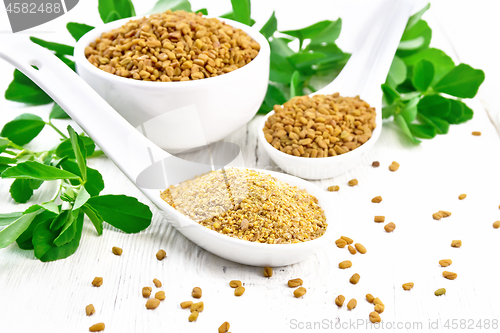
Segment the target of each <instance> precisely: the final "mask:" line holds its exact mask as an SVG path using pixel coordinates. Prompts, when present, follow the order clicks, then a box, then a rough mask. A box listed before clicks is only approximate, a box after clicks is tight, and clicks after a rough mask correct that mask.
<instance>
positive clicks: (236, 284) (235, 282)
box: [229, 280, 241, 288]
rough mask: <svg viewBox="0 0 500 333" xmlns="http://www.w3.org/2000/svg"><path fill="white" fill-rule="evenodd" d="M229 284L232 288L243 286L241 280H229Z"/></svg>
mask: <svg viewBox="0 0 500 333" xmlns="http://www.w3.org/2000/svg"><path fill="white" fill-rule="evenodd" d="M229 286H230V287H231V288H238V287H241V281H240V280H231V281H230V282H229Z"/></svg>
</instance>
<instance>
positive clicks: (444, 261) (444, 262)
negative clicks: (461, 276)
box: [439, 259, 451, 267]
mask: <svg viewBox="0 0 500 333" xmlns="http://www.w3.org/2000/svg"><path fill="white" fill-rule="evenodd" d="M439 264H440V265H441V267H448V266H450V265H451V259H442V260H439Z"/></svg>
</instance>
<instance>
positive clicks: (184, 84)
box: [73, 14, 271, 89]
mask: <svg viewBox="0 0 500 333" xmlns="http://www.w3.org/2000/svg"><path fill="white" fill-rule="evenodd" d="M149 15H151V14H148V15H138V16H134V17H128V18H124V19H120V20H116V21H113V22H109V23H105V24H102V25H99V26H97V27H95V28H94V29H92V30H90V31H89V32H87V33H86V34H85V35H83V36H82V37H81V38H80V39H79V40H78V41H77V42H76V46H75V49H74V53H73V55H74V59H75V63H76V69H77V72H80V70H79V67H82V68H84V69H85V70H87V71H89V72H91V73H92V74H94V75H96V76H98V77H99V78H101V79H103V80H108V81H112V82H114V83H116V84H128V85H130V86H132V87H137V88H139V89H144V88H153V87H156V88H158V87H161V88H166V87H168V88H174V87H175V88H181V89H183V88H193V87H196V86H198V85H204V84H207V82H205V81H208V84H210V83H220V80H224V78H226V79H232V78H234V76H235V75H236V74H233V73H239V74H246V73H247V74H252V73H255V70H254V67H256V66H258V65H259V64H260V63H261V62H265V61H266V60H269V58H270V54H271V50H270V46H269V42H268V40H267V39H266V38H265V37H264V36H263V35H262V34H261V33H260V32H259V31H258V30H257V29H255V28H253V27H250V26H248V25H245V24H243V23H240V22H236V21H233V20H229V19H225V18H220V17H212V16H205V15H204V17H206V18H217V19H219V20H220V21H222V22H225V23H227V24H228V25H231V26H233V27H234V28H237V29H241V30H243V31H244V32H245V33H246V34H248V35H249V36H250V37H252V38H253V39H254V40H255V41H256V42H257V43H259V45H260V50H259V53H258V54H257V56H256V57H255V58H254V59H253V60H252V61H251V62H249V63H248V64H246V65H245V66H243V67H241V68H238V69H237V70H234V71H232V72H229V73H226V74H224V75H219V76H216V77H210V78H206V79H201V80H189V81H175V82H156V81H155V82H153V81H143V80H134V79H130V78H125V77H121V76H118V75H115V74H111V73H108V72H106V71H103V70H101V69H99V68H97V67H95V66H94V65H92V64H91V63H90V62H89V61H88V60H87V58H86V57H85V54H84V51H85V48H86V47H87V46H88V45H89V44H90V43H91V42H93V41H95V39H96V38H98V37H100V36H101V34H102V33H104V32H108V31H111V30H113V29H116V28H119V27H121V26H122V25H124V24H125V23H127V22H129V21H131V20H137V19H141V18H143V17H146V16H149ZM231 74H232V75H231ZM227 77H229V78H227Z"/></svg>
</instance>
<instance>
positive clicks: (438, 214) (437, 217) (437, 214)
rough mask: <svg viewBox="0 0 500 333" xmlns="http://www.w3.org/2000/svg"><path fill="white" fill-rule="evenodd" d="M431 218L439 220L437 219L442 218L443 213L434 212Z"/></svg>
mask: <svg viewBox="0 0 500 333" xmlns="http://www.w3.org/2000/svg"><path fill="white" fill-rule="evenodd" d="M432 218H433V219H434V220H438V221H439V220H441V219H442V218H443V214H441V213H440V212H437V213H434V214H432Z"/></svg>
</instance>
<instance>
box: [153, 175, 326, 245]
mask: <svg viewBox="0 0 500 333" xmlns="http://www.w3.org/2000/svg"><path fill="white" fill-rule="evenodd" d="M227 168H236V169H248V170H255V171H257V172H263V173H266V174H268V175H271V176H273V177H276V175H278V176H277V177H276V178H277V179H278V180H281V181H283V182H285V183H287V184H289V183H288V182H287V181H286V180H282V179H281V178H280V177H283V178H296V179H298V181H299V182H306V183H307V184H308V186H311V187H315V188H317V191H318V193H320V195H319V196H318V195H317V194H313V193H310V192H309V191H308V193H309V194H311V195H313V196H314V197H316V198H317V199H318V200H321V201H323V202H322V205H320V207H321V209H323V211H324V212H325V216H326V217H327V223H328V225H327V227H326V230H325V233H324V234H323V235H322V236H321V237H319V238H316V239H313V240H309V241H306V242H301V243H293V244H268V243H257V242H251V241H246V240H242V239H238V238H233V237H230V236H227V235H223V234H221V233H219V232H216V231H214V230H210V229H208V228H206V227H204V226H202V225H201V224H199V223H198V222H196V221H193V220H192V219H190V218H189V217H187V216H185V215H184V214H182V213H181V212H179V211H178V210H177V209H175V208H174V207H172V206H170V205H169V204H168V203H167V202H166V201H164V200H163V199H162V198H161V197H160V195H159V194H158V192H157V191H154V190H147V191H152V192H150V194H152V193H153V191H154V193H155V194H156V195H152V196H151V195H148V197H150V199H153V200H152V201H153V203H154V204H155V205H156V206H157V207H158V209H159V210H160V211H162V212H165V213H170V214H173V215H174V216H175V217H176V218H177V219H182V220H184V221H186V222H187V224H186V225H185V226H183V227H187V226H190V227H195V228H198V229H200V228H201V229H203V230H204V231H206V232H209V233H210V235H212V236H213V237H215V238H218V240H220V241H221V242H225V243H227V244H228V245H234V246H246V247H249V250H251V249H255V250H279V251H282V250H286V251H288V250H289V248H290V246H292V248H293V249H294V251H296V250H297V249H299V247H300V248H303V249H306V248H311V247H319V246H321V245H322V243H324V242H326V241H327V240H328V239H330V238H333V230H332V229H333V222H334V221H328V218H329V216H330V219H334V217H335V214H334V213H332V212H329V213H328V214H327V210H326V209H325V204H326V203H327V200H329V199H330V198H328V193H326V191H323V190H321V188H320V187H319V186H317V185H316V184H313V183H311V182H309V181H307V180H305V179H302V178H299V177H296V176H293V175H289V174H287V173H282V172H277V171H271V170H265V169H257V168H247V167H235V166H228V167H227ZM289 185H291V186H296V187H298V188H301V187H300V186H299V185H294V184H289ZM302 189H304V188H303V187H302ZM323 192H325V193H323ZM327 209H333V208H327ZM181 228H182V227H181Z"/></svg>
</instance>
